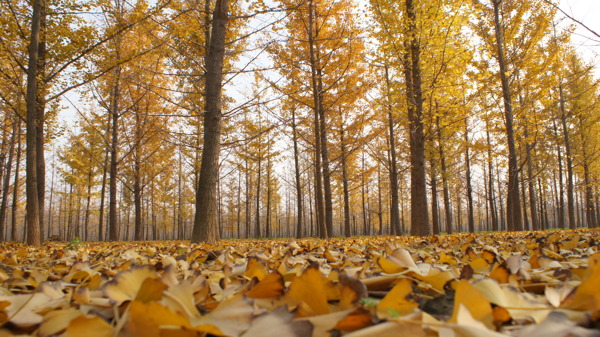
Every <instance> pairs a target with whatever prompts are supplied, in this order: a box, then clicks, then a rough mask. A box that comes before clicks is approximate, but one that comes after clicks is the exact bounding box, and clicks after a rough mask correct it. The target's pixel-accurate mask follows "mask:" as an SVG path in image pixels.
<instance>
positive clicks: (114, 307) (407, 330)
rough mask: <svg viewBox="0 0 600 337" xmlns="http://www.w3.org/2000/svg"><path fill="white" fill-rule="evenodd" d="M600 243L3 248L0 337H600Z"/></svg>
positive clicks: (561, 235)
mask: <svg viewBox="0 0 600 337" xmlns="http://www.w3.org/2000/svg"><path fill="white" fill-rule="evenodd" d="M599 240H600V231H598V230H577V231H554V232H519V233H477V234H456V235H444V236H431V237H424V238H418V237H353V238H334V239H329V240H321V239H314V238H312V239H298V240H283V239H281V240H229V241H221V242H219V243H218V244H215V245H207V244H192V245H190V244H189V243H187V242H183V241H161V242H115V243H106V242H89V243H87V244H86V245H80V246H78V247H77V249H72V247H67V246H65V244H64V243H60V242H48V243H46V244H45V245H44V246H42V247H38V248H34V247H27V246H24V245H22V244H16V243H2V244H0V281H2V283H1V285H0V324H1V326H0V336H10V335H21V336H43V337H49V336H98V337H104V336H107V337H108V336H157V337H158V336H235V337H237V336H243V337H254V336H276V337H287V336H350V337H357V336H374V335H377V336H378V337H384V336H398V335H410V336H442V337H452V336H484V337H485V336H506V335H509V336H527V337H535V336H543V337H547V336H565V337H566V336H581V337H587V336H600V248H599V244H598V242H599ZM69 248H71V249H69Z"/></svg>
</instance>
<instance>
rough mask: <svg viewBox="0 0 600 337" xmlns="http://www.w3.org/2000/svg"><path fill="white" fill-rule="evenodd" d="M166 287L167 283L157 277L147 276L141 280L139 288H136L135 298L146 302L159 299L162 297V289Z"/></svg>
mask: <svg viewBox="0 0 600 337" xmlns="http://www.w3.org/2000/svg"><path fill="white" fill-rule="evenodd" d="M165 289H167V285H166V284H164V283H162V281H161V280H159V279H154V278H147V279H145V280H144V282H142V285H141V286H140V290H138V293H137V295H136V296H135V300H136V301H139V302H142V303H148V302H151V301H160V299H161V298H162V297H163V291H164V290H165Z"/></svg>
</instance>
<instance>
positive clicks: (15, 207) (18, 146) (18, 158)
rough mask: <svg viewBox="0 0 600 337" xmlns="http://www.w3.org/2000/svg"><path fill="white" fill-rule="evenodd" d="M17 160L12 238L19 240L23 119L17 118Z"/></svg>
mask: <svg viewBox="0 0 600 337" xmlns="http://www.w3.org/2000/svg"><path fill="white" fill-rule="evenodd" d="M17 135H18V137H17V160H16V163H15V180H14V182H13V197H12V198H13V199H12V206H11V212H10V214H11V223H10V238H11V241H17V208H18V206H19V172H20V170H19V166H20V165H21V120H19V119H17Z"/></svg>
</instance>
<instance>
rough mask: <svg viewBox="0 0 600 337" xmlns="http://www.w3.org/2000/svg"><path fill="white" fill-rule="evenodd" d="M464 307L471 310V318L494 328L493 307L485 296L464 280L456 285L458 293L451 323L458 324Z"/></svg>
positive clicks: (455, 297) (455, 296)
mask: <svg viewBox="0 0 600 337" xmlns="http://www.w3.org/2000/svg"><path fill="white" fill-rule="evenodd" d="M461 305H463V306H465V308H467V309H469V311H470V313H471V316H473V318H475V319H476V320H478V321H480V322H482V323H483V324H485V326H487V327H488V328H492V327H493V324H492V320H493V315H492V306H491V304H490V302H489V301H488V299H487V298H485V296H483V294H482V293H481V292H480V291H479V290H477V289H476V288H475V287H473V286H472V285H471V284H470V283H469V281H467V280H462V281H460V282H458V283H457V285H456V293H455V295H454V311H453V314H452V317H451V318H450V322H453V323H460V322H458V314H459V308H460V306H461Z"/></svg>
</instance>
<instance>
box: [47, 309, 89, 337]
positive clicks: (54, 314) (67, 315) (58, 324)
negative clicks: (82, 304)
mask: <svg viewBox="0 0 600 337" xmlns="http://www.w3.org/2000/svg"><path fill="white" fill-rule="evenodd" d="M81 315H83V313H82V312H81V311H80V310H78V309H74V308H71V309H65V310H57V311H51V312H49V313H47V314H46V315H45V316H44V320H43V321H42V324H40V328H39V329H38V334H39V335H40V336H41V337H45V336H52V335H57V334H59V333H60V332H62V331H63V330H65V329H66V328H67V327H68V326H69V324H70V323H71V321H72V320H74V319H75V318H77V317H79V316H81Z"/></svg>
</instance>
